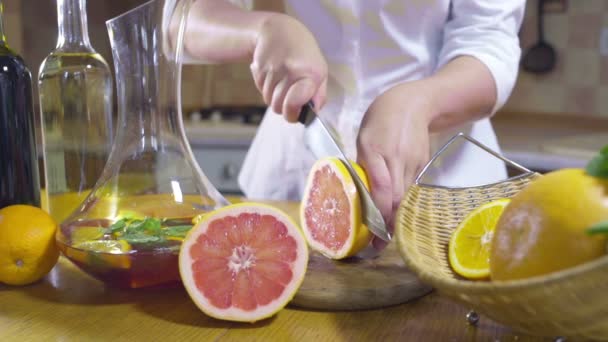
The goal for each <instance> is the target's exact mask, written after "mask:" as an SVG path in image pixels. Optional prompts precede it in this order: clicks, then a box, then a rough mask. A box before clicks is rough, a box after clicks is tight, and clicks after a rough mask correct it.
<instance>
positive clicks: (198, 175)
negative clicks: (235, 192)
mask: <svg viewBox="0 0 608 342" xmlns="http://www.w3.org/2000/svg"><path fill="white" fill-rule="evenodd" d="M190 3H191V0H181V1H180V0H177V1H175V0H174V1H169V0H167V1H164V0H152V1H149V2H147V3H145V4H143V5H141V6H139V7H136V8H134V9H132V10H130V11H128V12H126V13H124V14H122V15H120V16H118V17H116V18H113V19H111V20H109V21H107V28H108V33H109V37H110V42H111V46H112V56H113V62H114V68H115V72H116V82H117V99H118V111H119V113H118V120H119V121H118V126H117V134H116V139H115V142H114V145H113V148H112V151H111V153H110V156H109V158H108V162H107V164H106V165H105V168H104V170H103V172H102V175H101V177H100V178H99V180H98V181H97V183H96V185H95V187H94V188H93V190H92V191H91V193H90V195H89V196H88V197H87V198H86V199H85V200H84V201H83V203H82V204H81V205H80V207H79V208H78V209H77V210H76V211H74V212H73V213H72V214H71V215H70V216H69V217H68V218H67V219H66V220H65V221H63V222H62V223H61V225H60V229H59V231H58V234H57V241H58V244H59V246H60V247H61V249H62V251H63V253H64V255H66V256H67V257H68V258H69V259H70V260H72V261H73V262H74V263H75V264H76V265H78V266H79V267H80V268H81V269H83V270H84V271H85V272H87V273H89V274H91V275H92V276H94V277H96V278H98V279H100V280H102V281H105V282H107V283H110V284H114V285H118V286H120V287H130V288H139V287H148V286H155V285H161V284H167V283H173V282H178V281H179V279H180V277H179V270H178V254H179V247H180V245H181V241H182V240H183V238H184V237H185V235H186V233H187V232H188V230H189V229H190V228H192V225H193V222H195V221H196V219H197V218H198V217H200V216H201V215H204V214H205V213H206V212H209V211H211V210H214V209H217V208H219V207H221V206H224V205H227V204H228V202H227V201H226V199H225V198H224V197H223V196H222V195H221V194H220V193H219V192H218V191H217V189H216V188H215V187H214V186H213V184H211V183H210V182H209V180H208V179H207V177H206V176H205V175H204V174H203V172H202V170H201V168H200V167H199V165H198V164H197V162H196V161H195V159H194V157H193V154H192V151H191V149H190V145H189V144H188V141H187V139H186V135H185V131H184V127H183V122H182V108H181V62H180V60H181V53H182V44H181V41H182V37H183V32H184V30H185V26H186V19H185V18H186V14H187V12H188V8H189V6H190ZM169 32H171V33H172V34H173V35H172V36H171V37H170V36H169ZM170 42H175V44H171V43H170ZM172 46H175V47H176V48H172Z"/></svg>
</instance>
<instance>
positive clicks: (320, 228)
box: [300, 157, 372, 259]
mask: <svg viewBox="0 0 608 342" xmlns="http://www.w3.org/2000/svg"><path fill="white" fill-rule="evenodd" d="M350 163H351V165H352V166H353V168H354V169H355V171H356V172H357V174H358V176H359V178H361V180H362V181H363V183H364V184H365V186H366V188H368V189H369V181H368V179H367V174H366V173H365V171H364V170H363V168H361V166H359V165H358V164H357V163H355V162H352V161H351V162H350ZM362 220H363V217H362V213H361V199H360V196H359V193H358V192H357V187H356V185H355V182H354V180H353V178H352V177H351V175H350V173H349V172H348V169H347V168H346V165H345V164H344V163H343V162H342V160H341V159H338V158H335V157H328V158H322V159H319V160H318V161H317V162H316V163H315V164H314V165H313V167H312V169H311V171H310V173H309V175H308V179H307V182H306V187H305V190H304V196H303V198H302V202H301V204H300V222H301V224H302V230H303V232H304V235H305V236H306V240H307V241H308V245H309V246H310V248H312V249H313V250H316V251H318V252H320V253H321V254H323V255H325V256H326V257H328V258H332V259H343V258H346V257H349V256H353V255H355V254H357V253H359V252H360V251H361V250H362V249H363V248H365V247H366V246H367V245H368V244H369V242H370V241H371V238H372V234H371V232H370V231H369V229H368V228H367V226H366V225H365V224H363V223H362Z"/></svg>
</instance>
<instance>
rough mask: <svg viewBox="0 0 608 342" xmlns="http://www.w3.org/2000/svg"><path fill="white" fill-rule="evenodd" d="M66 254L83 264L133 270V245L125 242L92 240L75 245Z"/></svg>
mask: <svg viewBox="0 0 608 342" xmlns="http://www.w3.org/2000/svg"><path fill="white" fill-rule="evenodd" d="M73 247H74V248H73V249H69V250H68V253H67V254H66V255H67V256H68V257H69V258H70V259H72V260H75V261H78V262H81V263H83V264H91V265H95V266H103V267H107V268H120V269H128V268H131V258H130V257H129V254H128V253H129V251H131V245H129V243H128V242H126V241H125V240H90V241H82V242H79V243H77V244H74V245H73Z"/></svg>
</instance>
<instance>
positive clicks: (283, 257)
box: [179, 203, 308, 322]
mask: <svg viewBox="0 0 608 342" xmlns="http://www.w3.org/2000/svg"><path fill="white" fill-rule="evenodd" d="M307 266H308V247H307V246H306V240H305V239H304V236H303V235H302V232H301V231H300V229H299V228H298V226H297V225H296V223H294V222H293V221H292V220H291V218H290V217H289V216H287V214H285V213H284V212H282V211H280V210H279V209H276V208H274V207H271V206H268V205H265V204H257V203H239V204H232V205H229V206H226V207H223V208H221V209H218V210H216V211H213V212H211V213H209V214H207V215H205V216H203V217H202V218H201V220H200V222H198V223H197V224H196V225H195V226H194V227H193V228H192V230H190V232H189V233H188V235H187V236H186V238H185V240H184V242H183V244H182V247H181V249H180V255H179V271H180V274H181V279H182V282H183V284H184V286H185V288H186V290H187V291H188V294H189V295H190V297H191V298H192V300H193V301H194V303H195V304H196V305H197V306H198V307H199V308H200V309H201V310H202V311H203V312H204V313H206V314H207V315H209V316H211V317H215V318H218V319H223V320H230V321H241V322H255V321H258V320H261V319H264V318H267V317H270V316H272V315H274V314H275V313H277V312H278V311H279V310H281V309H282V308H283V307H285V305H287V303H289V301H290V300H291V299H292V298H293V296H294V295H295V294H296V292H297V290H298V289H299V287H300V285H301V284H302V281H303V280H304V274H305V273H306V269H307Z"/></svg>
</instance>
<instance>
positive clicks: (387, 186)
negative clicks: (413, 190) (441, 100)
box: [357, 81, 436, 249]
mask: <svg viewBox="0 0 608 342" xmlns="http://www.w3.org/2000/svg"><path fill="white" fill-rule="evenodd" d="M430 94H431V92H430V89H428V87H427V86H426V84H425V82H424V81H415V82H409V83H404V84H401V85H398V86H395V87H393V88H391V89H389V90H388V91H386V92H385V93H383V94H382V95H380V96H379V97H378V98H376V100H375V101H374V102H373V103H372V104H371V106H370V107H369V108H368V110H367V112H366V113H365V116H364V118H363V122H362V123H361V129H360V131H359V136H358V139H357V150H358V157H357V159H358V162H359V163H360V164H361V165H362V166H363V167H364V168H365V170H366V171H367V174H368V176H369V179H370V183H371V190H372V191H371V195H372V198H373V200H374V202H375V203H376V205H377V206H378V209H380V212H381V213H382V216H383V217H384V220H385V222H386V223H387V226H388V228H389V230H390V231H391V232H392V231H393V229H394V224H395V213H396V210H397V208H398V207H399V203H400V201H401V198H402V197H403V194H404V193H405V191H406V189H407V188H408V187H409V186H410V185H411V184H412V183H413V182H414V180H415V178H416V176H417V175H418V173H419V172H420V171H421V170H422V168H423V167H424V165H426V163H427V162H428V160H429V154H430V151H429V122H430V118H432V117H434V115H435V113H436V109H435V108H434V104H433V98H432V96H430ZM373 244H374V246H375V247H376V248H377V249H381V248H383V247H384V246H385V243H384V241H382V240H380V239H377V238H375V239H374V240H373Z"/></svg>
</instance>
